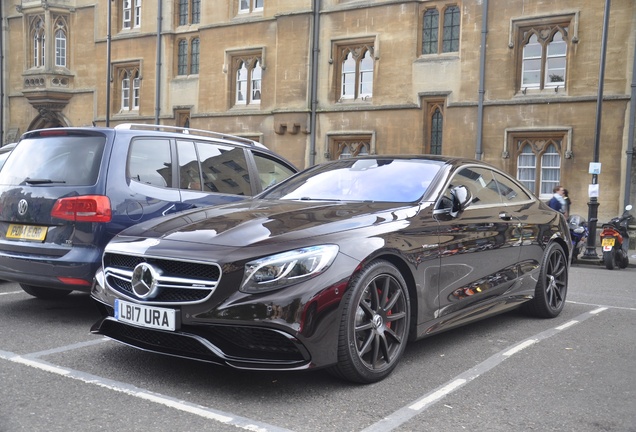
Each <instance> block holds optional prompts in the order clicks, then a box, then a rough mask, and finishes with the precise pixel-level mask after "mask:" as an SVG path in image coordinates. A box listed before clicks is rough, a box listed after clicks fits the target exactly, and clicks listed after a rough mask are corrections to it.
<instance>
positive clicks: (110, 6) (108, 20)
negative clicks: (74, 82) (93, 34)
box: [106, 0, 113, 127]
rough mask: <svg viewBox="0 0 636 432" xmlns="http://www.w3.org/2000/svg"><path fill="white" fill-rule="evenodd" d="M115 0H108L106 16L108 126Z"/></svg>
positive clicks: (108, 123)
mask: <svg viewBox="0 0 636 432" xmlns="http://www.w3.org/2000/svg"><path fill="white" fill-rule="evenodd" d="M112 9H113V2H112V0H109V2H108V15H107V18H106V127H109V126H110V83H111V80H112V77H111V68H110V39H111V31H112V30H111V27H112V25H111V24H112V23H111V22H112V15H113V11H112Z"/></svg>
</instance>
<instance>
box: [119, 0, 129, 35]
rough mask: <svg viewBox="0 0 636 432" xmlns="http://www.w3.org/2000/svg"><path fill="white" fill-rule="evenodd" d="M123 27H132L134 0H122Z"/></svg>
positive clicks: (125, 28) (127, 28)
mask: <svg viewBox="0 0 636 432" xmlns="http://www.w3.org/2000/svg"><path fill="white" fill-rule="evenodd" d="M121 11H122V14H121V15H122V29H124V30H130V29H131V28H132V0H122V7H121Z"/></svg>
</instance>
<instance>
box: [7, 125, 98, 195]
mask: <svg viewBox="0 0 636 432" xmlns="http://www.w3.org/2000/svg"><path fill="white" fill-rule="evenodd" d="M105 142H106V137H105V136H51V137H41V138H29V139H24V140H22V141H20V144H19V145H18V146H16V148H15V149H14V150H13V152H12V153H11V156H10V160H9V163H7V164H6V166H4V168H3V169H2V170H1V171H0V184H1V185H38V184H41V185H45V184H59V185H66V186H88V185H93V184H95V183H96V182H97V176H98V174H99V166H100V164H101V160H102V154H103V153H104V144H105Z"/></svg>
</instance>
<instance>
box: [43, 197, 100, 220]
mask: <svg viewBox="0 0 636 432" xmlns="http://www.w3.org/2000/svg"><path fill="white" fill-rule="evenodd" d="M51 217H55V218H59V219H64V220H70V221H75V222H110V220H111V219H112V211H111V208H110V199H108V197H107V196H104V195H85V196H79V197H72V198H60V199H59V200H57V202H56V203H55V205H54V206H53V210H51Z"/></svg>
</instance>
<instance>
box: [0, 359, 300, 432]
mask: <svg viewBox="0 0 636 432" xmlns="http://www.w3.org/2000/svg"><path fill="white" fill-rule="evenodd" d="M40 355H41V353H40ZM0 359H5V360H9V361H11V362H14V363H17V364H21V365H25V366H29V367H33V368H36V369H39V370H42V371H45V372H50V373H53V374H56V375H61V376H63V377H67V378H72V379H75V380H78V381H82V382H84V383H87V384H93V385H97V386H99V387H103V388H106V389H109V390H114V391H117V392H120V393H124V394H126V395H128V396H132V397H136V398H139V399H143V400H146V401H150V402H154V403H157V404H160V405H164V406H167V407H169V408H173V409H177V410H179V411H184V412H187V413H190V414H193V415H196V416H199V417H203V418H206V419H209V420H214V421H218V422H219V423H223V424H226V425H231V426H236V427H238V428H240V429H245V430H248V431H253V432H291V431H290V430H288V429H284V428H280V427H277V426H272V425H269V424H267V423H263V422H259V421H256V420H252V419H248V418H245V417H240V416H237V415H234V414H230V413H225V412H222V411H218V410H214V409H211V408H207V407H204V406H201V405H196V404H193V403H190V402H186V401H183V400H178V399H175V398H172V397H170V396H165V395H162V394H159V393H154V392H151V391H149V390H144V389H141V388H139V387H136V386H134V385H131V384H126V383H122V382H119V381H114V380H110V379H107V378H102V377H99V376H96V375H92V374H89V373H85V372H81V371H77V370H74V369H68V368H65V367H61V366H57V365H54V364H51V363H48V362H46V361H44V360H40V359H37V358H33V357H31V356H28V355H27V356H20V355H17V354H15V353H11V352H7V351H0Z"/></svg>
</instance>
